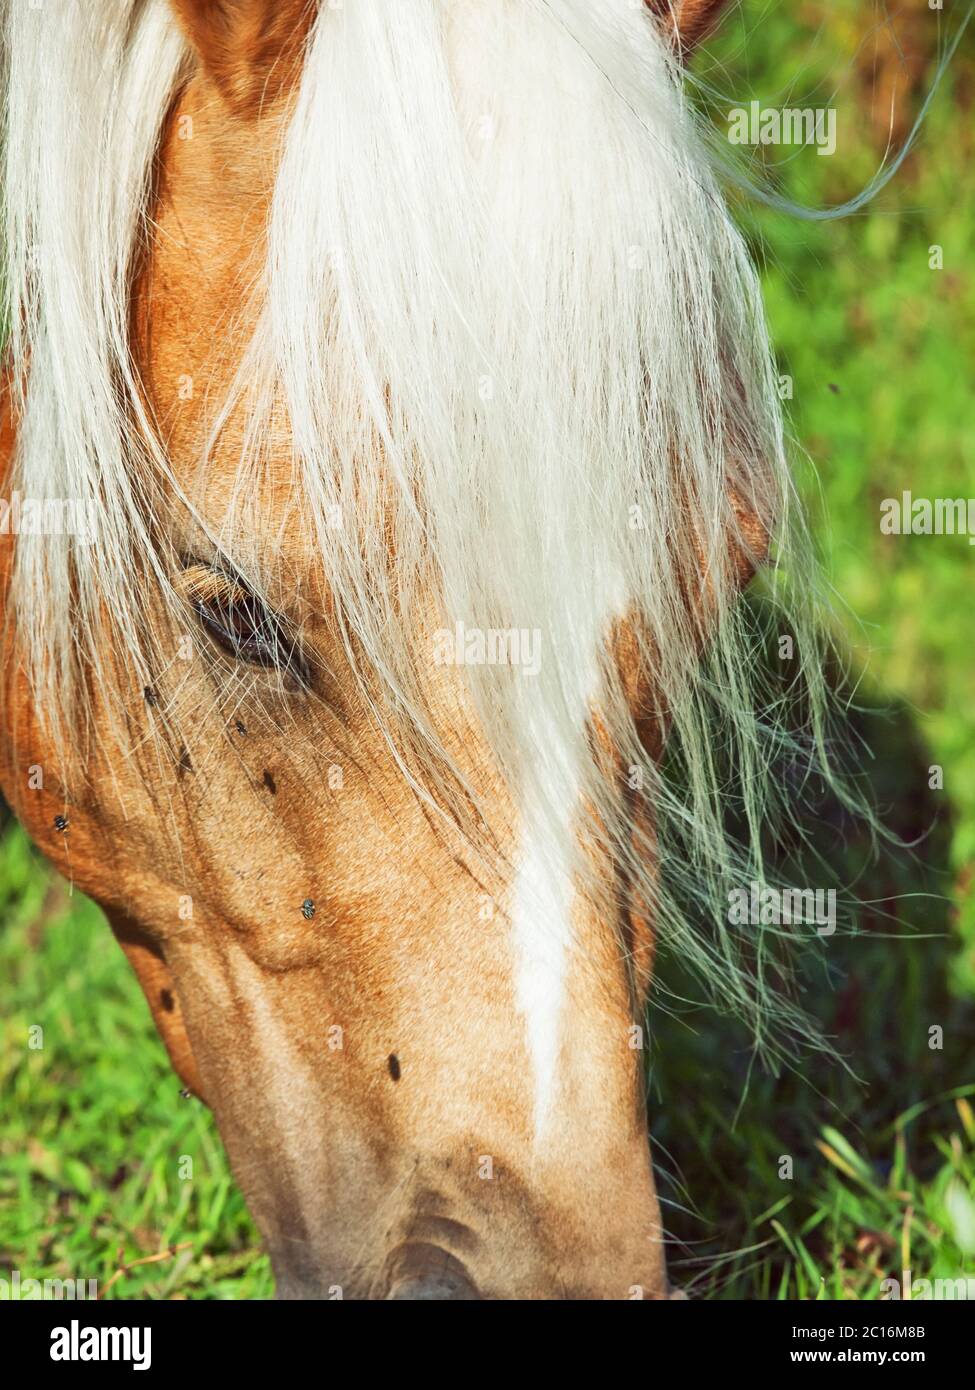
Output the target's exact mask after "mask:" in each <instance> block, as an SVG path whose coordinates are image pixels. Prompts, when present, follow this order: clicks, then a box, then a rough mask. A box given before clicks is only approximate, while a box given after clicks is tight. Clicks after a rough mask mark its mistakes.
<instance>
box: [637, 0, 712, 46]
mask: <svg viewBox="0 0 975 1390" xmlns="http://www.w3.org/2000/svg"><path fill="white" fill-rule="evenodd" d="M646 3H647V5H648V6H649V7H650V9H651V10H652V11H653V13H654V14H655V15H656V17H657V20H658V22H659V23H660V25H661V26H662V28H663V29H664V31H665V33H667V34H669V35H670V37H671V38H672V39H673V41H674V42H675V43H677V44H679V45H680V49H681V52H682V53H684V54H687V53H689V52H690V51H691V49H692V48H693V47H694V45H695V44H697V43H700V41H701V40H702V39H703V38H704V37H705V35H706V34H707V33H708V32H709V31H710V30H711V29H712V28H713V27H714V25H715V24H716V23H717V21H718V15H719V13H720V12H721V10H722V9H723V8H724V5H725V0H646Z"/></svg>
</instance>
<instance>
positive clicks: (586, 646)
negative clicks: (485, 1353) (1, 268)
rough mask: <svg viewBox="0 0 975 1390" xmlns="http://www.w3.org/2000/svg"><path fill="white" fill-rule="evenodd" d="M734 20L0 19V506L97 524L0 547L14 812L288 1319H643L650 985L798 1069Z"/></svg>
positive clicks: (768, 379) (159, 12)
mask: <svg viewBox="0 0 975 1390" xmlns="http://www.w3.org/2000/svg"><path fill="white" fill-rule="evenodd" d="M717 8H718V6H717V4H715V3H707V0H683V3H681V2H680V0H674V3H672V4H670V5H668V4H665V3H661V4H658V5H654V6H649V7H646V8H643V9H641V8H639V7H634V6H633V5H632V4H631V3H630V2H629V0H402V2H401V3H396V4H391V3H389V0H345V3H344V4H343V5H341V6H333V5H332V4H330V3H329V4H325V3H321V4H316V3H313V2H312V0H292V3H284V4H276V5H272V4H270V3H266V2H262V0H222V3H208V2H207V0H172V4H171V5H170V4H168V3H164V0H103V3H100V4H98V5H97V6H90V5H86V4H82V3H80V0H52V3H50V4H45V5H44V6H43V8H39V9H34V8H32V7H30V6H28V5H26V4H23V3H19V2H18V3H13V2H12V0H8V3H5V4H4V6H3V10H4V23H5V28H6V34H5V52H6V73H5V90H6V111H7V127H6V131H5V151H6V201H5V210H6V253H7V277H6V278H7V286H8V296H9V304H8V311H9V322H10V325H11V370H10V389H9V421H8V423H7V425H6V430H7V435H6V446H7V450H8V452H9V453H10V468H9V477H8V485H9V486H10V487H11V488H12V489H15V490H17V491H18V492H19V493H20V494H21V495H22V496H23V497H24V498H31V499H37V500H39V501H41V502H48V503H50V502H52V501H54V500H56V499H74V501H75V503H76V506H77V510H78V513H79V515H84V516H86V517H89V518H90V519H91V522H92V525H91V527H90V528H89V530H88V531H86V532H84V533H81V532H79V530H78V529H77V528H76V529H75V531H74V532H72V533H70V534H61V535H51V534H28V531H30V530H31V529H33V528H28V527H23V528H22V531H23V534H21V535H20V536H19V537H18V538H17V543H16V545H15V546H14V545H10V546H8V547H7V552H6V570H7V572H8V581H9V582H8V587H7V600H6V607H7V614H8V624H7V629H6V645H5V656H6V661H5V670H6V682H7V684H6V698H5V702H4V708H3V716H4V717H3V740H2V763H3V766H4V774H3V775H4V786H5V789H6V792H7V795H8V797H9V799H10V800H11V802H12V803H13V805H14V806H15V807H16V809H17V811H18V813H19V814H20V816H21V818H22V819H23V821H24V822H25V824H26V825H27V826H28V828H29V829H30V831H31V833H32V834H33V835H34V837H35V838H36V839H37V841H38V843H39V844H40V845H41V846H42V847H43V848H44V849H45V850H46V852H47V853H48V854H49V855H50V856H51V858H52V859H53V860H54V861H55V862H56V863H57V864H58V865H59V867H60V868H61V869H62V870H63V871H64V872H65V873H66V874H67V875H68V876H69V877H70V878H71V879H72V880H73V881H75V882H76V883H78V884H79V885H80V886H81V887H83V888H84V889H85V891H87V892H89V893H90V894H92V895H93V896H94V897H95V898H96V899H97V900H98V901H99V902H100V903H102V904H103V905H104V906H105V908H106V911H107V912H108V915H109V918H110V920H111V922H112V925H113V927H114V929H115V931H116V933H117V935H118V937H119V939H120V941H121V943H122V945H123V947H124V949H125V950H126V952H127V954H128V956H129V958H130V960H131V961H132V964H133V965H134V967H135V970H136V972H137V974H138V976H139V979H140V981H141V984H142V986H143V988H144V990H145V993H146V996H147V998H148V1001H149V1004H150V1007H151V1009H152V1012H153V1014H154V1016H155V1019H156V1022H157V1024H158V1027H159V1030H160V1032H161V1034H162V1036H163V1038H164V1040H165V1042H166V1045H167V1048H168V1049H169V1052H170V1055H171V1057H172V1059H173V1062H174V1064H175V1067H176V1069H177V1070H178V1072H179V1073H180V1075H181V1076H182V1077H183V1079H184V1080H185V1083H186V1085H187V1086H188V1087H190V1088H191V1089H192V1090H193V1091H195V1092H196V1093H197V1094H198V1095H200V1096H201V1097H203V1098H205V1099H206V1101H207V1102H208V1103H209V1104H210V1105H211V1106H212V1107H213V1109H214V1111H215V1114H216V1117H217V1120H218V1123H219V1126H220V1130H221V1133H222V1136H223V1138H224V1141H225V1143H226V1145H227V1148H228V1151H229V1154H230V1157H231V1160H232V1163H233V1166H234V1170H235V1173H236V1175H237V1177H238V1179H239V1181H240V1183H241V1186H242V1188H243V1190H244V1192H245V1195H246V1196H247V1199H248V1201H249V1203H250V1206H251V1209H252V1211H253V1213H254V1216H255V1218H256V1220H257V1222H258V1224H259V1225H260V1227H261V1229H262V1231H263V1233H264V1235H265V1237H266V1239H267V1242H268V1245H269V1248H270V1251H271V1255H272V1259H273V1262H274V1268H275V1272H276V1275H277V1280H278V1288H279V1292H280V1293H282V1294H283V1295H291V1296H302V1295H304V1296H320V1297H327V1296H329V1294H330V1292H332V1293H334V1292H335V1291H336V1290H338V1289H341V1290H342V1291H343V1292H344V1296H346V1297H387V1296H388V1297H444V1298H448V1297H455V1298H462V1297H500V1298H505V1297H538V1298H546V1297H551V1298H562V1297H589V1296H594V1297H608V1298H613V1297H621V1298H625V1297H628V1296H629V1297H632V1296H634V1291H642V1292H643V1293H644V1294H645V1295H646V1296H648V1297H659V1296H663V1295H664V1294H665V1293H666V1290H667V1283H666V1277H665V1270H664V1260H663V1249H662V1234H661V1223H660V1217H659V1211H658V1206H657V1201H656V1197H655V1193H654V1184H653V1176H652V1169H651V1163H650V1157H649V1152H648V1145H647V1138H646V1113H645V1105H644V1098H643V1085H644V1080H643V1066H642V1050H641V1049H642V1028H641V1017H642V1010H643V1006H644V1000H645V994H646V990H647V987H648V983H649V978H650V970H651V961H652V955H653V946H654V941H655V940H657V941H659V942H660V943H661V945H662V946H663V947H667V948H669V949H670V950H672V951H675V952H677V953H679V955H680V956H681V957H682V959H683V960H684V962H685V963H686V964H687V965H688V966H690V967H692V968H695V969H696V970H697V971H698V974H699V976H700V978H701V980H702V981H703V982H704V986H705V988H706V989H707V991H708V992H709V994H710V995H711V997H712V998H713V999H715V1000H716V1001H717V1002H718V1003H719V1004H720V1005H722V1006H724V1007H728V1008H730V1009H736V1010H738V1011H739V1012H741V1013H743V1014H745V1015H746V1016H747V1018H748V1019H749V1020H750V1021H751V1023H752V1024H753V1025H754V1026H755V1028H756V1029H757V1030H759V1031H761V1030H764V1029H765V1028H766V1027H767V1026H770V1025H771V1024H773V1023H779V1024H782V1025H783V1029H780V1030H779V1034H778V1035H779V1036H785V1037H787V1036H788V1035H789V1030H790V1029H791V1030H792V1035H793V1036H801V1035H802V1030H803V1027H804V1025H803V1023H802V1020H801V1018H800V1017H799V1015H798V1014H796V1013H795V1012H794V1011H793V1009H792V1006H791V1005H790V1004H789V1003H788V1001H785V1000H782V999H778V1000H777V999H776V998H775V997H774V996H773V995H772V994H771V993H770V991H769V990H767V989H766V987H765V984H764V979H763V974H762V961H763V958H764V953H763V952H761V951H759V952H750V951H749V945H750V943H748V942H747V941H743V940H741V939H740V938H739V937H738V936H736V935H735V932H734V929H732V928H731V927H729V926H728V924H727V921H726V919H725V916H724V914H723V911H722V908H721V903H722V899H723V896H724V895H725V894H726V891H727V885H728V883H729V882H741V881H742V880H744V881H747V880H748V878H749V877H751V878H754V877H761V861H760V854H761V850H760V845H759V834H758V831H759V827H760V822H761V814H762V808H763V805H764V804H765V803H764V801H763V797H764V796H765V791H764V780H763V774H764V772H765V771H766V769H767V765H768V764H769V762H770V761H771V759H772V756H773V753H774V750H775V749H776V748H777V747H779V746H781V745H782V744H783V743H784V741H785V734H784V732H783V724H784V716H783V715H782V713H781V711H782V707H783V704H784V701H782V700H777V701H776V700H772V701H770V700H768V699H767V698H766V694H765V693H763V692H762V691H761V690H760V689H758V690H757V689H756V681H755V680H754V679H753V676H754V674H755V670H756V667H757V663H756V661H755V660H754V656H755V647H756V642H755V638H754V635H753V634H752V633H751V632H750V629H749V626H748V620H747V618H746V617H745V616H744V615H743V614H742V612H741V611H740V606H739V605H736V602H735V597H736V593H737V591H738V590H739V589H740V587H741V585H742V583H743V582H745V580H746V579H747V578H748V577H749V576H750V575H751V573H752V572H753V571H754V570H755V569H756V567H757V566H758V565H759V564H761V562H762V561H763V559H764V558H765V555H766V552H767V549H768V546H769V541H770V536H771V535H772V533H773V531H774V533H775V536H776V540H775V545H776V548H777V550H776V554H777V559H778V560H779V564H780V566H781V565H782V563H783V557H788V556H789V555H791V553H792V552H791V551H790V550H789V549H788V546H789V541H788V536H787V532H789V531H790V530H792V529H793V527H792V526H791V523H790V517H791V514H792V512H793V511H794V508H793V506H792V503H791V485H790V482H789V478H788V474H787V470H786V465H785V460H784V455H783V447H782V426H781V421H780V417H779V410H778V401H777V395H776V390H775V376H774V372H773V365H772V358H771V354H770V351H769V345H768V341H767V336H766V331H765V328H764V322H763V316H762V311H761V306H760V301H759V294H758V288H757V283H756V278H755V276H754V273H753V270H752V268H751V266H750V264H749V260H748V257H747V255H746V252H745V249H744V246H743V243H742V241H741V239H740V237H739V235H738V233H737V232H736V230H735V228H734V227H733V225H732V223H731V221H730V219H729V216H728V213H727V210H726V208H725V206H724V203H723V201H722V199H721V197H720V194H719V192H718V190H717V187H716V183H715V179H714V177H713V173H712V170H711V167H710V161H709V158H708V156H707V153H706V150H705V147H704V144H703V142H702V140H701V138H700V137H699V134H698V132H697V130H696V127H695V122H694V119H693V117H692V113H691V111H690V109H689V107H688V105H687V103H686V101H685V99H684V96H683V94H682V87H681V82H682V76H681V68H680V52H681V47H682V46H686V45H687V44H688V43H689V42H690V41H691V40H693V39H694V38H696V37H697V36H698V35H699V34H700V32H702V30H703V28H704V26H705V24H706V22H707V21H708V20H709V19H710V18H711V16H712V14H713V12H714V11H715V10H716V9H717ZM790 564H791V561H790ZM789 572H790V574H791V573H794V571H791V570H790V571H789ZM797 587H799V586H797ZM769 588H770V590H772V591H773V596H774V591H776V585H775V584H774V583H771V582H770V583H769ZM812 652H813V649H812V647H811V646H807V647H806V648H805V649H804V653H803V661H804V662H805V663H806V664H807V665H808V667H809V670H810V680H811V681H812V683H813V685H815V677H814V671H815V669H816V668H817V663H816V660H815V656H814V654H811V653H812ZM814 696H815V691H814ZM806 705H807V707H808V708H809V709H811V710H813V711H814V712H815V710H816V709H817V708H818V706H817V702H816V699H815V698H812V699H808V700H807V701H806ZM810 718H811V720H812V723H813V725H814V732H815V728H818V725H817V724H816V720H815V713H814V714H813V715H811V716H810ZM777 719H780V720H782V723H781V724H780V723H777V722H776V720H777ZM716 730H717V731H718V733H719V734H720V740H721V742H722V743H723V744H724V745H725V746H726V747H727V748H728V749H730V750H731V751H732V753H733V755H734V760H735V764H736V767H737V768H738V770H739V774H740V779H741V787H742V788H743V790H742V791H741V792H739V793H738V795H739V797H740V800H741V804H742V806H743V807H744V809H745V811H746V813H747V814H746V815H745V817H744V819H745V820H746V822H747V824H748V826H749V827H750V828H751V839H750V840H749V838H748V836H747V835H746V837H745V841H744V842H741V841H740V840H735V839H733V838H732V837H729V835H728V833H727V831H726V828H725V824H724V820H725V807H724V806H723V804H722V795H723V793H724V791H725V790H726V789H725V788H724V786H723V784H722V776H723V774H722V771H721V767H722V766H723V764H722V760H721V758H720V757H719V755H718V750H717V748H716V734H715V731H716ZM665 737H666V738H667V739H668V740H669V742H668V750H669V751H668V759H669V764H668V768H667V770H666V771H665V770H663V769H662V766H661V753H662V749H663V746H664V740H665ZM809 741H810V743H811V744H813V745H815V744H816V742H817V739H816V738H815V737H813V738H811V739H810V740H809ZM675 768H676V769H677V771H676V773H675ZM38 774H40V775H38Z"/></svg>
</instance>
